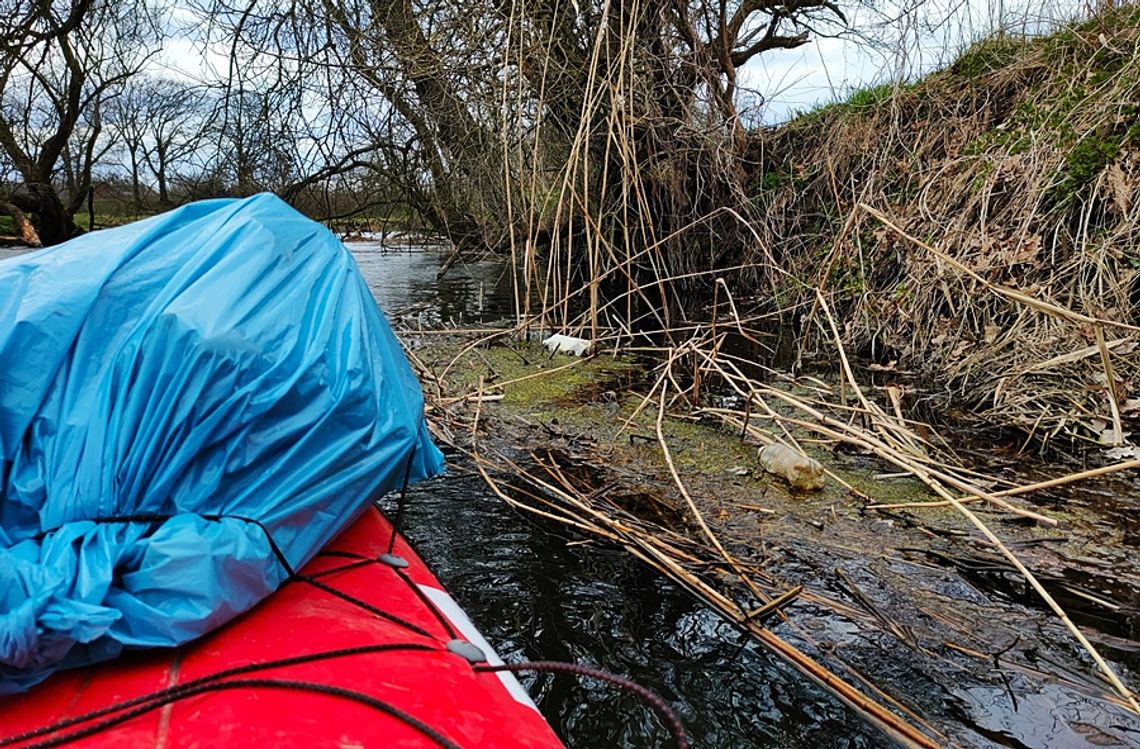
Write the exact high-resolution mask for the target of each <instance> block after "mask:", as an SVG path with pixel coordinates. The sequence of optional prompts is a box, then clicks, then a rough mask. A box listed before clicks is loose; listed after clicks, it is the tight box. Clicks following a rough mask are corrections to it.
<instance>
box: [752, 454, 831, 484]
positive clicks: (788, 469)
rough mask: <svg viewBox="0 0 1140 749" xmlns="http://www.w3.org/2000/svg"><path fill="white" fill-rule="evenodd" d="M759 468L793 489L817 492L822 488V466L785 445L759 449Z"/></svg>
mask: <svg viewBox="0 0 1140 749" xmlns="http://www.w3.org/2000/svg"><path fill="white" fill-rule="evenodd" d="M760 466H761V467H762V468H763V469H764V470H765V471H767V472H768V473H770V474H772V475H773V476H779V477H780V478H782V479H784V480H785V481H787V482H788V483H789V484H791V485H792V488H794V489H799V490H800V491H818V490H819V489H822V488H823V466H822V465H821V464H820V462H819V461H818V460H815V459H814V458H809V457H807V456H806V455H802V454H801V453H799V452H797V451H795V450H793V449H792V448H790V447H788V446H786V445H778V444H777V445H768V446H767V447H762V448H760Z"/></svg>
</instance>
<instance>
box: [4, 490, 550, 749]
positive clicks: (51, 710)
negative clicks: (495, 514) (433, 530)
mask: <svg viewBox="0 0 1140 749" xmlns="http://www.w3.org/2000/svg"><path fill="white" fill-rule="evenodd" d="M392 536H393V531H392V526H391V525H390V523H389V522H388V520H387V518H385V517H384V516H383V515H382V514H381V513H380V512H379V511H378V510H376V509H375V508H370V509H369V510H368V511H366V512H365V514H364V515H362V516H361V518H360V519H359V520H357V521H356V522H355V523H354V524H353V525H352V526H351V527H350V528H349V529H348V530H346V531H345V532H344V533H342V534H341V535H340V536H339V537H338V538H337V539H336V540H334V541H333V543H332V544H330V545H329V547H328V548H326V549H325V550H324V551H323V552H322V553H321V554H320V555H318V556H317V557H316V558H315V559H314V560H313V561H312V562H310V563H309V564H308V565H306V566H305V568H304V569H302V570H301V572H300V574H299V575H297V576H296V577H295V578H294V579H293V580H291V581H289V582H287V583H286V584H284V585H283V586H282V587H281V588H280V589H279V590H278V591H277V592H276V593H274V594H273V595H272V596H270V597H269V598H268V599H266V600H265V601H264V602H262V603H261V604H259V605H258V606H257V607H256V608H254V609H253V610H252V611H250V612H247V613H246V614H244V615H242V616H240V617H238V618H237V619H235V620H234V621H232V622H230V623H229V624H227V625H226V626H224V627H222V628H221V629H220V630H218V631H216V632H214V633H212V634H210V635H208V636H206V637H204V638H202V639H200V640H198V641H196V642H194V643H191V644H189V645H187V646H184V647H182V648H178V649H174V650H162V651H147V652H139V653H131V654H128V655H127V656H125V657H123V658H120V659H118V660H115V661H111V662H108V663H104V664H100V665H98V666H95V667H92V668H87V669H77V670H73V671H65V672H61V673H58V674H55V675H54V676H52V677H51V678H50V679H49V680H48V681H46V682H45V683H43V684H41V685H39V686H38V687H36V688H34V689H32V690H31V691H30V692H29V693H27V694H24V695H20V696H17V697H10V698H7V699H5V700H3V701H0V746H4V747H7V746H12V747H14V748H15V749H30V748H31V747H35V746H41V745H42V746H47V745H52V746H59V745H66V746H84V747H93V746H115V747H137V748H139V749H142V748H143V747H147V748H149V747H159V748H163V749H166V748H170V749H173V748H174V747H199V746H206V745H219V744H220V745H226V746H258V747H266V746H274V747H319V746H335V747H341V748H343V749H353V748H360V749H364V748H366V747H435V746H444V747H561V746H562V744H561V743H560V741H559V740H558V738H557V737H556V736H555V734H554V732H553V731H552V730H551V728H550V726H549V725H548V724H547V723H546V721H545V720H544V719H543V718H542V716H541V715H540V714H539V713H538V711H537V709H536V708H535V706H534V704H533V703H532V702H531V701H530V699H529V697H527V696H526V694H525V692H524V691H523V690H522V688H521V687H520V686H519V685H518V683H517V682H516V681H515V680H514V677H513V676H510V675H508V674H496V673H488V672H481V671H478V670H477V669H476V668H475V664H473V662H472V660H470V659H469V657H470V655H471V650H472V649H471V648H470V647H469V645H466V644H464V643H473V644H474V645H476V646H478V648H479V649H480V651H482V652H483V653H484V654H485V655H486V656H487V658H488V661H489V662H491V663H501V661H499V660H498V658H497V656H495V655H494V653H493V651H491V649H490V647H489V646H488V645H487V644H486V642H485V641H484V640H483V639H482V637H481V636H480V635H479V634H478V632H477V631H476V630H475V629H474V627H473V626H472V625H471V623H470V621H469V620H468V619H467V617H466V616H465V615H464V614H463V612H462V610H461V609H459V607H458V606H457V605H456V604H455V603H454V601H452V599H451V598H450V596H448V595H447V593H446V592H444V590H443V588H442V586H441V585H440V584H439V581H438V580H436V578H435V576H434V575H432V573H431V572H430V571H429V570H428V569H427V567H426V566H425V565H424V563H423V562H422V560H420V559H419V557H418V555H416V553H415V552H414V550H413V549H412V548H411V547H410V546H409V545H408V544H407V542H406V541H405V540H404V539H403V538H402V537H401V536H399V535H398V534H397V535H396V536H395V540H394V546H393V548H392V553H393V554H394V555H396V558H395V559H392V558H390V557H388V556H386V554H387V552H388V547H389V541H390V539H392ZM381 560H385V561H381ZM404 564H406V566H403V565H404ZM449 648H450V649H449ZM478 652H479V651H475V653H476V654H477V653H478ZM164 690H165V691H164ZM136 703H137V704H136ZM102 711H110V712H106V714H100V713H101V712H102ZM78 716H87V717H88V718H89V719H87V720H84V721H82V722H79V723H75V724H74V725H67V726H65V727H60V728H58V730H55V731H52V732H50V733H42V731H43V729H44V728H45V727H48V726H55V725H59V724H60V723H61V722H64V721H67V720H69V719H74V718H76V717H78ZM29 732H32V733H35V735H34V736H32V735H29V736H28V737H27V738H26V739H24V740H17V741H14V742H13V739H14V738H15V737H18V736H24V735H27V734H29ZM37 732H39V733H37ZM65 737H68V738H67V740H66V741H65V742H60V741H57V740H59V739H63V738H65Z"/></svg>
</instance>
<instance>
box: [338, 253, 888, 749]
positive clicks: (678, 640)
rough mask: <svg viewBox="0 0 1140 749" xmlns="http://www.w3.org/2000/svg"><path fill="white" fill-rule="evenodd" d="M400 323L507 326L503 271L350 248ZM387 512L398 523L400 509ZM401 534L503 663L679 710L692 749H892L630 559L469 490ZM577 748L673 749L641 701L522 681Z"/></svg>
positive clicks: (440, 502) (467, 485)
mask: <svg viewBox="0 0 1140 749" xmlns="http://www.w3.org/2000/svg"><path fill="white" fill-rule="evenodd" d="M350 247H351V248H352V250H353V253H354V255H355V256H356V259H357V262H358V263H359V265H360V268H361V271H362V273H363V274H364V277H365V279H366V280H367V282H368V285H369V287H370V288H371V289H372V292H373V294H374V295H375V297H376V299H377V300H378V301H379V302H380V304H381V306H382V307H383V308H384V310H385V312H386V313H387V314H388V316H389V318H390V319H392V320H393V321H394V322H396V323H398V324H401V325H404V326H411V327H413V328H414V327H416V326H417V325H418V324H420V323H421V322H422V323H423V324H424V325H425V326H428V325H431V324H438V323H440V322H446V323H450V324H455V325H464V324H468V325H469V324H475V323H484V322H489V321H497V320H502V319H504V318H507V317H509V316H510V315H511V313H512V310H513V307H512V303H511V299H512V296H511V287H510V279H509V277H507V276H505V274H504V272H503V266H502V264H501V263H494V262H476V263H470V264H461V265H457V266H455V267H453V268H452V269H451V270H450V271H449V272H448V273H447V274H446V275H445V276H444V278H443V279H437V278H436V275H437V271H438V268H439V264H440V261H441V258H440V257H439V255H437V254H435V253H432V252H402V253H401V252H385V251H383V250H382V249H381V248H380V247H379V246H377V245H373V244H365V243H359V244H356V243H354V244H352V245H350ZM393 507H394V504H393V503H392V502H391V501H389V502H388V505H387V507H386V509H389V510H391V509H393ZM406 520H407V524H406V527H405V535H406V536H407V537H408V538H409V539H410V540H411V541H412V543H413V544H415V545H416V547H417V548H418V550H419V551H420V554H421V555H422V556H423V558H424V559H425V561H427V563H428V564H429V565H430V566H431V567H432V569H433V570H434V571H435V572H436V574H437V575H438V576H439V578H440V580H441V581H442V582H443V583H444V585H446V586H447V587H448V589H449V590H450V591H451V593H452V595H453V596H455V598H456V599H457V600H458V601H459V602H460V604H461V605H462V606H463V607H464V608H465V609H466V610H467V612H468V613H469V614H470V615H471V617H472V619H473V620H474V621H475V622H476V624H478V626H479V627H480V628H481V630H482V631H483V633H484V634H485V635H486V636H487V639H488V640H489V641H490V642H491V643H492V645H494V646H495V648H496V650H497V651H498V652H499V654H500V655H502V656H503V657H504V658H505V659H507V660H524V659H527V660H539V659H545V660H563V661H571V662H576V663H583V664H588V665H593V666H597V667H600V668H603V669H606V670H608V671H612V672H614V673H618V674H623V675H626V676H629V677H631V678H633V679H634V680H635V681H637V682H638V683H640V684H642V685H643V686H646V687H649V688H650V689H653V690H654V691H656V692H657V693H658V694H660V695H662V696H663V697H665V699H666V700H668V701H669V702H670V703H671V704H672V705H673V706H674V707H675V708H677V709H679V710H680V714H681V717H682V720H683V722H684V724H685V728H686V730H687V731H688V732H689V734H690V738H691V740H692V743H693V746H694V747H705V748H707V749H714V748H718V747H724V748H725V749H729V748H734V747H739V748H740V749H744V748H745V747H773V748H776V747H781V748H787V749H795V748H800V747H802V748H803V749H818V748H819V747H827V748H828V749H830V748H831V747H836V748H837V749H839V748H849V749H855V748H856V747H880V746H883V745H884V740H883V739H882V737H881V736H880V735H879V734H878V733H877V732H876V731H874V729H871V728H869V727H867V726H865V725H863V724H862V723H861V722H860V721H859V720H858V719H857V718H856V717H855V716H854V715H852V714H850V712H849V711H848V710H847V709H846V708H845V707H843V706H842V705H841V704H839V703H838V702H836V701H835V700H833V699H832V698H830V697H829V696H828V695H827V694H825V693H824V692H822V691H821V690H819V689H817V688H816V687H814V686H813V685H811V684H809V683H805V681H804V680H803V679H802V678H801V677H799V676H798V675H797V674H795V673H794V672H792V671H791V670H790V669H789V668H787V667H786V666H784V665H783V664H782V663H780V662H778V661H776V660H775V659H774V658H773V657H771V656H769V655H768V654H766V653H765V652H763V651H761V650H760V649H759V648H758V647H757V646H756V645H754V644H753V643H751V642H750V641H748V640H743V639H742V638H741V637H740V635H739V634H738V633H737V631H736V630H735V629H734V628H733V627H731V626H729V625H727V624H725V623H723V622H722V621H721V620H720V619H719V618H718V617H717V616H716V615H714V614H712V613H710V612H709V611H708V610H707V609H706V608H705V607H704V606H702V605H701V604H699V603H697V602H695V601H694V600H693V599H691V598H690V597H689V596H688V595H687V594H686V593H684V592H683V591H681V590H680V589H678V588H677V587H676V586H675V585H673V584H672V583H670V582H668V581H666V580H663V579H661V577H660V576H659V575H658V574H656V573H654V572H652V571H650V570H648V569H647V568H645V567H644V566H643V565H641V564H640V563H638V562H636V561H634V560H633V559H631V558H629V557H628V556H627V555H626V554H625V553H624V552H620V551H615V550H610V549H605V548H599V547H597V546H595V545H592V544H588V545H582V544H580V543H578V542H579V541H580V539H578V538H576V537H573V536H571V535H570V534H567V533H566V532H565V531H564V530H562V529H561V528H560V527H557V526H553V525H551V524H545V523H544V524H538V523H535V522H534V521H533V520H532V519H531V518H530V517H529V516H527V515H525V514H523V513H521V512H519V511H516V510H514V509H512V508H511V507H509V506H507V505H506V504H505V503H504V502H503V501H502V500H500V499H499V498H498V497H495V496H494V495H493V494H491V493H490V492H489V491H488V490H487V488H486V486H485V484H484V483H483V481H482V480H481V479H479V478H477V477H470V476H466V477H465V476H458V475H452V476H444V477H442V478H439V479H435V480H432V481H429V482H426V483H423V484H421V485H419V486H417V487H414V488H413V489H412V490H411V491H410V492H409V498H408V502H407V507H406ZM522 681H523V683H524V684H525V685H526V686H527V687H528V689H529V691H530V692H531V694H532V695H533V696H534V697H535V701H536V702H537V703H538V705H539V708H540V709H541V710H542V712H543V714H544V715H545V716H546V717H547V719H548V720H549V721H550V723H551V724H552V725H553V726H554V727H555V730H557V731H558V733H559V735H560V736H562V737H563V739H564V740H565V741H566V742H567V744H568V746H570V747H639V748H641V747H645V748H648V747H658V746H660V747H665V746H671V743H670V740H669V736H668V734H667V733H666V732H665V730H664V728H663V727H662V726H661V724H660V723H658V722H657V720H656V718H655V717H653V716H652V714H651V711H650V710H649V709H648V708H646V707H644V706H643V705H642V704H641V703H640V702H639V701H638V699H637V698H636V697H634V696H632V695H629V694H625V693H621V692H615V691H614V690H613V689H611V688H608V687H602V686H600V685H598V684H596V683H589V682H586V681H583V680H581V679H577V678H575V677H571V676H561V675H559V676H547V675H544V676H541V677H537V678H534V677H524V678H523V679H522Z"/></svg>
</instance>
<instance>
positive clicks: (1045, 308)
mask: <svg viewBox="0 0 1140 749" xmlns="http://www.w3.org/2000/svg"><path fill="white" fill-rule="evenodd" d="M859 207H860V208H861V209H862V210H863V211H865V212H867V213H868V214H870V215H871V216H874V217H875V218H876V219H878V220H879V221H880V222H881V223H882V224H883V225H884V226H886V227H887V228H889V229H890V230H891V231H893V232H895V233H896V234H898V235H899V236H900V237H902V238H903V239H905V240H907V241H908V242H910V243H912V244H914V245H915V246H916V247H921V248H922V249H924V250H926V251H927V252H929V253H931V254H932V255H934V256H935V257H937V258H938V259H940V260H942V261H943V262H945V263H946V264H948V265H950V266H952V267H954V268H955V269H956V270H958V271H959V272H960V273H964V274H965V275H967V276H969V277H970V278H972V279H973V280H974V281H976V282H977V283H979V284H981V285H982V286H983V287H984V288H986V289H988V290H989V291H992V292H993V293H995V294H997V295H999V296H1003V297H1005V298H1006V299H1009V300H1011V301H1014V302H1017V303H1018V304H1023V305H1025V306H1027V307H1030V308H1032V309H1035V310H1037V311H1039V312H1044V313H1045V314H1048V315H1052V316H1054V317H1058V318H1060V319H1062V320H1066V321H1068V322H1076V323H1084V324H1087V325H1093V326H1096V327H1097V329H1098V330H1102V331H1103V328H1106V327H1113V328H1120V329H1121V330H1127V331H1129V332H1131V333H1140V327H1137V326H1135V325H1130V324H1129V323H1125V322H1120V321H1118V320H1107V319H1105V318H1101V317H1091V316H1089V315H1085V314H1083V313H1080V312H1074V311H1073V310H1071V309H1068V308H1067V307H1062V306H1060V305H1057V304H1053V303H1052V302H1046V301H1044V300H1042V299H1038V298H1036V297H1034V296H1031V295H1030V294H1026V293H1024V292H1022V291H1018V290H1017V289H1011V288H1009V287H1008V286H1002V285H1000V284H996V283H992V282H990V281H987V280H986V279H985V278H983V277H982V276H981V275H980V274H978V273H977V272H976V271H974V270H971V269H970V268H968V267H966V266H965V265H963V264H962V263H961V262H959V261H958V260H956V259H955V258H953V257H951V256H950V255H949V254H947V253H945V252H943V251H942V250H939V249H937V248H936V247H934V246H933V245H931V244H928V243H927V242H923V241H922V240H921V239H919V238H918V237H915V236H913V235H911V234H909V233H907V232H906V230H904V229H902V228H901V227H899V225H898V224H896V223H895V222H893V221H891V220H890V219H889V218H888V217H887V216H886V215H885V214H883V213H882V212H880V211H877V210H875V209H874V208H872V207H871V206H869V205H867V204H866V203H860V204H859ZM1102 334H1103V333H1102Z"/></svg>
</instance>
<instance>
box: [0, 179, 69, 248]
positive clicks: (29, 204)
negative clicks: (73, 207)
mask: <svg viewBox="0 0 1140 749" xmlns="http://www.w3.org/2000/svg"><path fill="white" fill-rule="evenodd" d="M23 190H24V191H22V192H20V193H17V194H15V195H12V196H10V198H9V200H10V201H11V202H12V203H13V204H15V205H16V207H17V208H19V209H21V210H22V211H24V212H25V213H30V214H32V215H33V216H34V219H33V223H34V225H35V229H36V232H37V233H38V234H39V238H40V241H41V242H42V243H43V246H45V247H50V246H51V245H56V244H60V243H61V242H66V241H67V240H69V239H71V238H72V237H76V236H78V235H80V234H82V233H83V230H82V229H80V228H79V226H78V225H77V224H76V223H75V217H74V215H73V214H71V213H69V212H68V211H67V209H66V208H65V207H64V205H63V201H62V200H60V198H59V193H57V192H56V191H55V188H54V187H52V186H51V185H49V184H44V183H29V184H27V185H25V186H24V188H23Z"/></svg>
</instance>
